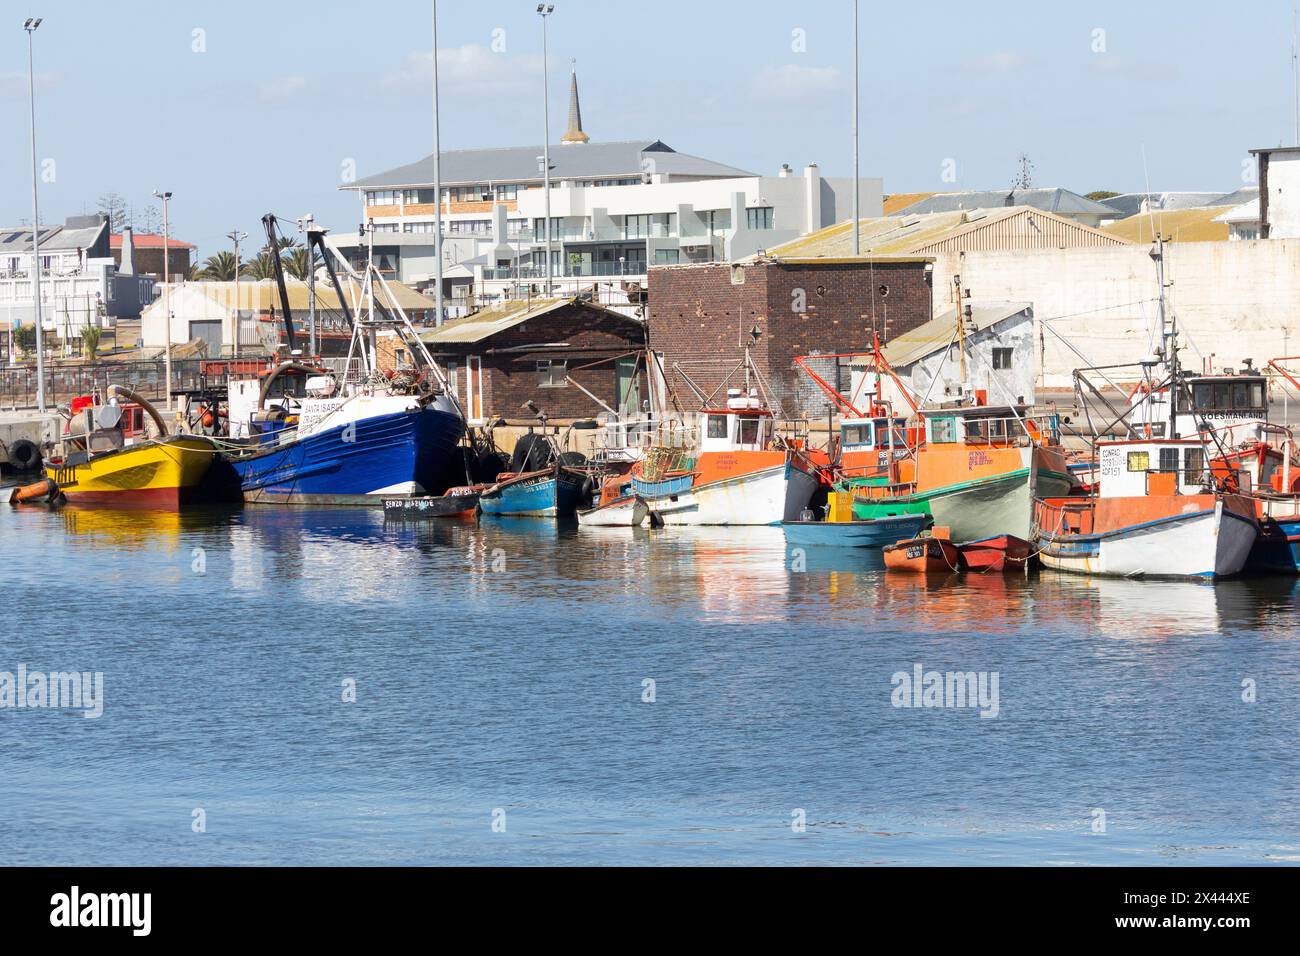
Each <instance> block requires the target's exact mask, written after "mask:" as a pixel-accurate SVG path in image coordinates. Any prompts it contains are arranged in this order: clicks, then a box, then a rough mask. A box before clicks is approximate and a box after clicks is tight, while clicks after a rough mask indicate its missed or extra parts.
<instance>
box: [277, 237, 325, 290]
mask: <svg viewBox="0 0 1300 956" xmlns="http://www.w3.org/2000/svg"><path fill="white" fill-rule="evenodd" d="M281 258H283V259H284V271H285V272H287V273H288V274H289V275H291V276H293V277H294V278H295V279H300V280H302V281H303V282H306V281H307V277H308V275H309V274H310V273H311V272H312V270H314V269H316V268H317V267H318V266H319V265H320V264H321V262H320V254H319V253H318V252H317V251H316V250H315V249H310V250H309V249H308V248H307V247H306V246H293V247H292V248H290V249H289V250H287V251H286V252H285V253H284V255H283V256H282V257H281Z"/></svg>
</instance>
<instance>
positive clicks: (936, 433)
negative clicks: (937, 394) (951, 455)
mask: <svg viewBox="0 0 1300 956" xmlns="http://www.w3.org/2000/svg"><path fill="white" fill-rule="evenodd" d="M956 440H957V419H955V418H932V419H930V441H932V442H934V443H935V444H941V443H944V442H954V441H956Z"/></svg>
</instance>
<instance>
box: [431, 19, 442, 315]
mask: <svg viewBox="0 0 1300 956" xmlns="http://www.w3.org/2000/svg"><path fill="white" fill-rule="evenodd" d="M440 127H441V124H440V123H439V122H438V0H433V195H434V199H435V201H436V203H437V205H436V206H435V207H434V212H433V255H434V258H435V259H437V260H438V261H437V262H436V263H435V264H434V267H433V278H434V282H435V283H436V284H437V287H438V290H437V292H435V293H434V297H433V299H434V302H435V303H436V304H435V306H434V310H433V324H434V325H442V138H441V129H440Z"/></svg>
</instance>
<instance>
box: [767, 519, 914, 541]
mask: <svg viewBox="0 0 1300 956" xmlns="http://www.w3.org/2000/svg"><path fill="white" fill-rule="evenodd" d="M929 523H930V518H929V516H928V515H897V516H893V517H888V518H876V519H873V520H870V521H783V522H781V528H782V529H783V530H784V531H785V540H786V544H791V545H796V546H800V547H843V548H883V547H885V546H887V545H891V544H896V543H897V542H899V541H903V540H906V539H909V538H915V537H916V536H917V535H918V534H920V533H921V532H922V531H923V530H924V529H925V527H926V526H927V525H928V524H929Z"/></svg>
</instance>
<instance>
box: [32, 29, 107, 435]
mask: <svg viewBox="0 0 1300 956" xmlns="http://www.w3.org/2000/svg"><path fill="white" fill-rule="evenodd" d="M40 25H41V18H40V17H35V18H33V17H28V19H27V21H26V22H25V23H24V24H23V29H24V30H26V31H27V95H28V100H29V104H30V107H31V121H32V303H33V308H34V310H35V311H34V315H35V317H36V408H37V409H38V410H39V411H42V412H44V411H45V334H44V329H42V328H41V326H42V325H43V321H42V319H41V213H40V207H39V205H38V204H37V201H36V73H35V71H34V70H33V68H32V34H33V33H35V32H36V28H37V27H39V26H40ZM110 228H112V227H111V226H110Z"/></svg>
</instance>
